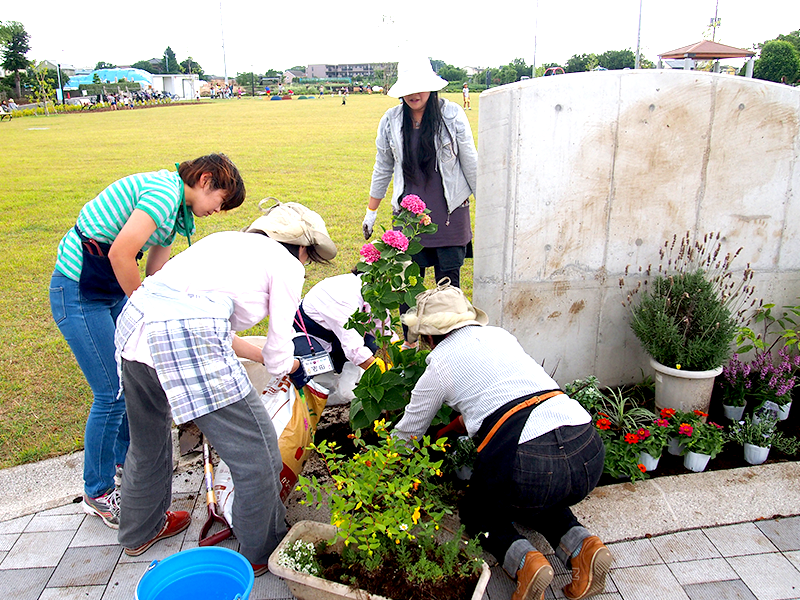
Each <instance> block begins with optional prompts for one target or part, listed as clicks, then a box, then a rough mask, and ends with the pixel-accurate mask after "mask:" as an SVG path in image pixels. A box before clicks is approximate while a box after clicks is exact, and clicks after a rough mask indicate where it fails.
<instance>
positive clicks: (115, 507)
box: [82, 489, 119, 529]
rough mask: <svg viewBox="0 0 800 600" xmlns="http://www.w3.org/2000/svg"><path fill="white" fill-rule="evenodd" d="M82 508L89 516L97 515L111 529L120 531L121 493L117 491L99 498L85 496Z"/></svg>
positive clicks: (114, 490)
mask: <svg viewBox="0 0 800 600" xmlns="http://www.w3.org/2000/svg"><path fill="white" fill-rule="evenodd" d="M82 506H83V512H85V513H86V514H87V515H96V516H98V517H100V518H101V519H103V522H104V523H105V524H106V525H108V526H109V527H111V529H119V492H118V491H117V490H116V489H113V490H111V491H110V492H108V493H106V494H103V495H102V496H98V497H97V498H89V496H87V495H86V494H84V495H83V504H82Z"/></svg>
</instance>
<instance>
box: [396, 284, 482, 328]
mask: <svg viewBox="0 0 800 600" xmlns="http://www.w3.org/2000/svg"><path fill="white" fill-rule="evenodd" d="M401 320H402V321H403V324H404V325H405V326H406V327H408V341H409V342H412V343H413V342H416V341H417V340H418V339H419V336H420V335H444V334H445V333H450V332H451V331H453V330H455V329H458V328H460V327H464V326H466V325H481V326H483V325H486V324H487V323H488V322H489V317H488V316H487V315H486V313H485V312H483V311H482V310H481V309H480V308H475V307H474V306H472V303H471V302H470V301H469V300H468V299H467V296H466V295H465V294H464V292H462V291H461V289H460V288H457V287H455V286H452V285H450V279H449V278H448V277H445V278H444V279H441V280H439V285H438V286H436V288H434V289H432V290H425V291H424V292H422V293H421V294H419V295H418V296H417V305H416V306H415V307H414V308H410V309H409V310H408V312H407V313H405V314H404V315H403V316H402V317H401Z"/></svg>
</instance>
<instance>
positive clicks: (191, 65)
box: [181, 56, 206, 79]
mask: <svg viewBox="0 0 800 600" xmlns="http://www.w3.org/2000/svg"><path fill="white" fill-rule="evenodd" d="M181 73H188V74H191V73H196V74H197V75H198V76H199V77H200V79H205V78H206V76H205V73H203V67H201V66H200V65H199V64H198V63H197V61H196V60H195V59H193V58H192V57H191V56H190V57H189V58H187V59H186V60H185V61H183V62H182V63H181Z"/></svg>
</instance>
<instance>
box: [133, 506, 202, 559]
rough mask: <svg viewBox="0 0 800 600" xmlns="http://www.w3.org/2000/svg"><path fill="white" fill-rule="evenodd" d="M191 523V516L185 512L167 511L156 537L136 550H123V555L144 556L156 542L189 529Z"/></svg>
mask: <svg viewBox="0 0 800 600" xmlns="http://www.w3.org/2000/svg"><path fill="white" fill-rule="evenodd" d="M191 522H192V515H190V514H189V513H188V512H186V511H185V510H176V511H175V512H172V511H171V510H168V511H167V518H166V520H165V521H164V526H163V527H162V528H161V531H159V532H158V534H156V537H154V538H153V539H152V540H150V541H149V542H145V543H144V544H142V545H141V546H139V547H138V548H125V554H127V555H128V556H139V555H140V554H144V553H145V552H147V550H148V549H149V548H150V546H152V545H153V544H155V543H156V542H157V541H158V540H163V539H164V538H168V537H172V536H173V535H178V534H179V533H180V532H181V531H183V530H184V529H186V528H187V527H189V524H190V523H191Z"/></svg>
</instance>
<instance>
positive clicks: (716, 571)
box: [667, 558, 739, 597]
mask: <svg viewBox="0 0 800 600" xmlns="http://www.w3.org/2000/svg"><path fill="white" fill-rule="evenodd" d="M667 566H668V567H669V570H670V571H672V574H673V575H674V576H675V579H677V580H678V583H680V584H681V585H684V586H685V585H694V584H696V583H707V582H709V581H726V580H730V579H738V578H739V576H738V575H737V574H736V571H734V570H733V569H732V568H731V566H730V565H729V564H728V563H727V561H726V560H725V559H724V558H708V559H704V560H688V561H684V562H675V563H670V564H668V565H667ZM721 597H722V596H721Z"/></svg>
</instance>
